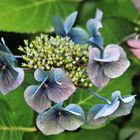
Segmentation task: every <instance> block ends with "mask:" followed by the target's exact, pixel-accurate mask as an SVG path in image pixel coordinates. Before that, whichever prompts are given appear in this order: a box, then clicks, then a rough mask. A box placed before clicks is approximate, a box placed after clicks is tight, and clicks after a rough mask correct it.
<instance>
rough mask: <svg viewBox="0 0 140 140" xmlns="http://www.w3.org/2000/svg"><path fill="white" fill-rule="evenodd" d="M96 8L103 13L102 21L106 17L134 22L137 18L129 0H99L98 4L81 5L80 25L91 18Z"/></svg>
mask: <svg viewBox="0 0 140 140" xmlns="http://www.w3.org/2000/svg"><path fill="white" fill-rule="evenodd" d="M97 8H98V9H100V10H102V11H103V13H104V17H103V19H104V18H106V17H124V18H126V19H129V20H134V19H136V18H137V17H138V16H139V14H138V12H137V10H136V8H135V7H134V5H133V3H132V2H131V0H100V1H99V2H95V1H94V0H92V1H87V2H86V3H85V4H84V5H83V7H82V10H81V13H80V19H79V21H80V23H81V24H83V23H86V21H87V20H88V19H89V18H93V17H94V16H95V12H96V9H97Z"/></svg>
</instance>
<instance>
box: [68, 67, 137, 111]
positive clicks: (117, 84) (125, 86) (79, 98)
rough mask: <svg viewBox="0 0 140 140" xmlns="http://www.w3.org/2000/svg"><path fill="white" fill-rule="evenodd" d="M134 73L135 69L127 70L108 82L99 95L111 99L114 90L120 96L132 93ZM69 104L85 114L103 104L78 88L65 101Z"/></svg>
mask: <svg viewBox="0 0 140 140" xmlns="http://www.w3.org/2000/svg"><path fill="white" fill-rule="evenodd" d="M135 72H136V69H135V68H133V67H131V68H129V69H128V70H127V71H126V72H125V73H124V75H122V76H121V77H119V78H116V79H112V80H110V82H109V84H108V85H107V86H106V87H105V88H104V89H102V91H101V92H99V94H101V95H102V96H104V97H106V98H109V99H110V98H111V94H112V92H113V91H115V90H120V91H121V93H122V95H126V94H127V95H128V94H130V93H131V92H132V84H131V80H132V77H133V75H134V73H135ZM93 91H94V92H97V90H95V88H93ZM69 103H77V104H78V105H80V106H81V107H82V108H83V109H84V111H85V112H88V110H89V109H90V108H91V107H92V106H93V105H95V104H99V103H103V101H101V100H100V99H98V98H96V97H95V96H93V95H92V94H90V93H89V92H88V91H86V90H85V89H81V88H80V89H77V91H76V92H75V93H74V94H73V95H72V96H71V97H70V99H69V100H68V101H67V104H69Z"/></svg>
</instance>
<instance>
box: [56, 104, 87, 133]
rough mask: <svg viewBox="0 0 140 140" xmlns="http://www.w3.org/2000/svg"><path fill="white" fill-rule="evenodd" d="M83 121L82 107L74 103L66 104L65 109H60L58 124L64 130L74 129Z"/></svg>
mask: <svg viewBox="0 0 140 140" xmlns="http://www.w3.org/2000/svg"><path fill="white" fill-rule="evenodd" d="M84 122H85V117H84V112H83V110H82V108H81V107H80V106H78V105H76V104H70V105H68V106H67V107H66V108H65V110H63V111H61V115H60V117H59V124H60V125H61V126H62V127H63V128H65V129H66V130H70V131H72V130H76V129H77V128H79V127H80V126H81V125H83V124H84Z"/></svg>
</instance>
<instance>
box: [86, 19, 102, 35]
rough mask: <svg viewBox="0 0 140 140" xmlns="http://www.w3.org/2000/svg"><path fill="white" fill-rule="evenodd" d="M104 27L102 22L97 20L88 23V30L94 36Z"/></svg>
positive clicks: (90, 20)
mask: <svg viewBox="0 0 140 140" xmlns="http://www.w3.org/2000/svg"><path fill="white" fill-rule="evenodd" d="M101 27H102V24H101V22H100V21H98V20H96V19H89V20H88V21H87V28H88V30H89V31H90V32H91V34H92V35H94V34H95V33H96V32H98V30H99V29H100V28H101Z"/></svg>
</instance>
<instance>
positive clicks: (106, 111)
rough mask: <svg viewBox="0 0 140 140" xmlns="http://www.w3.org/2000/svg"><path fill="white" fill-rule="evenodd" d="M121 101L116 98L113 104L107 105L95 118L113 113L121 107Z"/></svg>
mask: <svg viewBox="0 0 140 140" xmlns="http://www.w3.org/2000/svg"><path fill="white" fill-rule="evenodd" d="M119 105H120V101H118V100H115V101H113V102H112V103H111V104H108V105H105V106H104V107H103V108H102V109H101V110H100V111H99V112H98V113H97V114H96V116H95V118H94V119H98V118H101V117H107V116H110V115H112V114H113V113H114V112H115V111H116V110H117V109H118V107H119Z"/></svg>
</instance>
